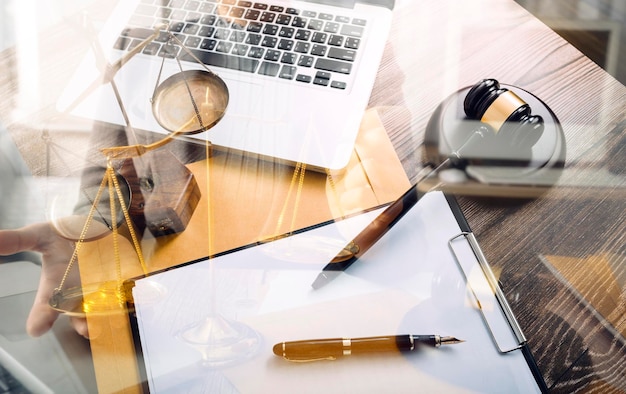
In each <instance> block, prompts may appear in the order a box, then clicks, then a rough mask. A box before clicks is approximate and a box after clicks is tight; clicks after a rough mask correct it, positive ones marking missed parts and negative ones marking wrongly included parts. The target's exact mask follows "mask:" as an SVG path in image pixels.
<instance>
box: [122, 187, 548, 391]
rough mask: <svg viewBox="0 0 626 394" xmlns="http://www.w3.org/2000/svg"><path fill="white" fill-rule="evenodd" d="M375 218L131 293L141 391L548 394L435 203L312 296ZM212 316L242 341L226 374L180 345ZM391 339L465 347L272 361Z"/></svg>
mask: <svg viewBox="0 0 626 394" xmlns="http://www.w3.org/2000/svg"><path fill="white" fill-rule="evenodd" d="M382 209H383V208H378V209H375V210H370V211H368V212H364V213H361V214H358V215H353V216H351V217H349V218H347V219H345V220H341V221H336V222H327V223H322V224H320V225H317V226H313V227H310V228H307V229H305V230H302V231H300V232H298V233H297V234H294V235H292V236H289V237H285V238H282V239H278V240H276V241H273V242H269V243H255V244H252V245H248V246H245V247H242V248H238V249H236V250H234V251H230V252H225V253H221V254H219V255H216V256H211V257H210V258H205V259H200V260H196V261H192V262H189V263H185V264H182V265H180V266H177V267H174V268H172V269H166V270H163V271H160V272H155V273H154V274H151V275H149V276H147V277H143V278H136V279H134V280H131V281H128V282H127V283H126V287H127V289H128V292H130V293H132V295H133V300H132V302H131V304H130V305H129V306H131V307H132V308H129V310H132V312H131V313H129V319H130V325H131V327H132V331H133V339H134V345H135V349H136V353H137V357H138V367H139V372H140V373H139V374H140V376H141V378H142V388H143V390H144V391H145V392H164V391H169V390H209V391H216V390H219V391H220V392H265V391H267V390H272V391H273V392H281V391H284V392H293V391H294V390H296V389H297V390H298V392H319V391H320V390H323V391H324V392H346V391H356V392H372V391H373V392H378V391H381V390H390V389H391V390H392V391H396V392H403V391H404V392H414V391H415V390H421V391H442V390H443V391H446V392H471V391H478V392H502V391H503V390H504V391H506V392H516V391H517V392H524V393H526V392H547V387H546V384H545V382H544V381H543V378H542V376H541V373H540V371H539V369H538V368H537V365H536V363H535V361H534V358H533V356H532V354H531V352H530V349H529V347H528V344H527V342H526V338H525V337H524V334H523V333H522V331H521V329H520V328H519V325H518V324H517V321H516V320H515V317H514V315H513V314H512V312H511V310H510V307H509V306H508V303H507V302H506V299H505V298H504V295H503V293H502V292H501V290H500V288H499V286H498V283H497V281H496V280H495V276H494V275H493V273H492V272H491V269H490V267H489V264H488V263H487V261H486V259H485V257H484V255H483V253H482V251H481V250H480V247H479V245H478V242H477V241H476V239H475V237H474V235H473V234H472V232H471V230H470V228H469V225H468V224H467V221H466V220H465V217H464V216H463V213H462V211H461V210H460V208H459V206H458V204H457V202H456V200H455V199H454V198H453V197H451V196H446V195H444V194H443V193H442V192H430V193H427V194H426V195H425V196H424V197H422V199H421V200H420V201H419V202H418V204H416V206H415V207H413V208H412V209H411V210H410V211H409V212H408V213H407V214H406V215H405V217H403V218H402V219H401V220H400V221H399V222H398V224H396V226H394V227H393V228H392V229H390V230H389V232H388V233H387V234H386V235H385V236H383V238H381V240H380V241H379V242H378V243H377V244H376V245H374V246H373V247H372V248H371V249H370V250H369V251H368V252H367V253H365V254H364V255H363V256H362V258H361V259H360V260H359V261H357V262H356V263H355V264H354V265H353V266H352V267H350V269H349V270H348V271H346V272H345V274H344V275H342V277H341V278H338V279H336V280H335V281H333V283H331V284H329V285H327V286H325V287H324V288H322V289H319V290H312V289H311V288H310V283H311V282H312V280H313V279H314V278H315V276H316V275H317V274H318V273H319V270H320V269H321V268H322V267H323V266H324V265H325V264H326V263H327V262H328V261H329V259H330V258H332V257H333V256H334V255H335V254H336V253H337V252H338V251H339V250H340V249H341V248H342V247H343V245H344V244H345V241H347V240H350V239H352V238H353V237H354V236H355V235H356V234H357V233H358V232H359V231H360V230H361V229H362V228H364V227H365V226H366V225H367V224H368V223H369V222H370V221H371V220H373V218H374V217H375V216H376V215H378V214H379V213H380V211H381V210H382ZM424 229H428V231H424ZM294 257H295V258H294ZM390 262H391V263H390ZM216 316H218V317H219V319H222V320H221V321H222V322H223V323H224V326H223V328H224V329H225V330H227V329H229V324H234V325H235V326H234V327H235V328H240V327H242V326H243V327H247V328H249V330H250V331H249V332H246V334H249V341H248V342H246V341H245V340H244V341H241V342H238V343H237V344H236V345H235V346H239V347H240V348H241V349H243V351H242V352H241V354H240V355H239V356H238V357H231V359H228V360H225V361H224V362H223V363H215V362H213V361H215V354H211V349H217V347H215V346H214V344H215V343H216V342H212V345H211V346H213V347H211V346H207V343H205V344H204V345H205V346H201V345H199V344H201V341H200V342H199V341H195V342H193V341H192V342H193V343H191V342H190V341H189V340H188V336H187V337H186V336H185V334H184V333H186V332H189V330H191V329H193V330H195V331H194V333H196V334H197V333H202V332H204V334H206V328H207V327H208V326H207V327H204V329H205V330H204V331H203V324H205V322H206V321H209V320H207V319H210V321H213V320H212V319H213V318H214V317H216ZM211 327H216V326H214V325H211ZM231 327H232V326H231ZM244 331H245V330H244ZM392 334H394V335H395V334H438V335H454V336H457V337H460V338H461V339H465V340H466V342H465V343H462V344H459V345H454V346H448V347H446V348H445V349H424V350H423V351H418V352H412V353H410V354H381V355H375V356H372V357H370V356H367V357H356V356H354V357H344V358H343V359H341V360H337V361H319V362H312V363H304V364H300V363H291V362H289V361H286V360H283V359H282V358H279V357H276V356H275V355H274V354H273V353H272V351H271V348H272V346H273V344H274V343H278V342H282V341H289V340H298V339H313V338H328V337H359V336H375V335H392ZM194 338H195V339H197V338H198V337H197V336H196V337H194ZM206 338H209V336H207V337H206ZM195 339H194V340H195ZM231 348H232V346H231ZM207 352H208V353H207ZM213 353H215V352H213ZM207 354H209V356H210V357H209V358H208V359H207ZM211 357H213V358H211ZM207 360H208V361H209V362H207Z"/></svg>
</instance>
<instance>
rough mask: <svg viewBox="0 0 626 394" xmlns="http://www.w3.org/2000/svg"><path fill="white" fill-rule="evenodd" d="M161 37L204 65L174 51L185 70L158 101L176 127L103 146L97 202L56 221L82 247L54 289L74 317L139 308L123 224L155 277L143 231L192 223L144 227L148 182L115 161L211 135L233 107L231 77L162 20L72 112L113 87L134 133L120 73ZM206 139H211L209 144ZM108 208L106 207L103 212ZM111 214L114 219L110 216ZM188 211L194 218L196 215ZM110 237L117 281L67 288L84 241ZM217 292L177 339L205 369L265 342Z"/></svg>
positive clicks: (188, 191) (58, 306) (190, 191)
mask: <svg viewBox="0 0 626 394" xmlns="http://www.w3.org/2000/svg"><path fill="white" fill-rule="evenodd" d="M162 34H167V35H168V37H169V38H168V39H167V41H166V42H165V43H164V45H175V46H177V47H180V48H181V50H182V51H186V52H187V53H188V54H189V55H191V56H192V57H193V58H194V59H195V61H196V62H197V63H198V64H199V65H201V66H202V69H189V70H183V67H182V65H181V62H180V60H179V58H178V55H176V56H173V57H174V58H175V60H176V62H177V64H178V68H179V70H180V71H179V72H177V73H174V74H173V75H171V76H170V77H168V78H167V79H165V80H164V81H163V82H160V79H161V73H159V77H158V78H157V81H156V83H155V87H154V92H153V95H152V99H151V105H152V112H153V115H154V117H155V119H156V120H157V122H158V123H159V124H160V125H161V126H162V127H163V128H164V129H166V130H167V131H169V134H167V135H166V136H165V137H164V138H162V139H161V140H159V141H156V142H154V143H151V144H147V145H142V144H136V145H128V146H116V147H108V148H104V149H101V150H100V151H101V153H102V154H103V155H104V156H105V158H106V170H105V173H104V176H103V177H102V181H101V183H100V185H99V187H98V188H97V191H96V192H95V197H93V199H91V198H90V199H89V200H90V203H91V204H90V207H89V210H88V213H87V214H86V215H84V214H82V215H70V216H66V217H61V218H58V219H56V220H53V225H54V227H55V229H56V230H57V231H58V233H59V234H60V235H61V236H62V237H64V238H68V239H70V240H72V241H74V242H75V247H74V250H73V253H72V256H71V258H70V261H69V262H68V265H67V268H66V270H65V273H64V275H63V277H62V279H61V282H60V283H59V285H58V287H57V288H56V289H55V290H54V291H53V294H52V296H51V298H50V300H49V304H50V306H51V307H52V308H53V309H55V310H57V311H59V312H62V313H65V314H68V315H70V316H78V317H84V316H86V315H87V314H111V313H119V312H120V311H123V312H124V313H127V312H128V310H129V308H132V295H131V291H130V289H126V288H125V287H124V281H125V280H126V279H129V278H122V277H121V264H122V257H121V256H120V250H119V244H118V240H119V237H120V236H122V235H121V234H120V226H122V225H123V224H126V231H127V232H128V233H129V234H127V238H129V239H130V241H131V243H132V246H133V249H134V252H135V253H136V255H137V258H138V260H139V263H140V264H141V269H142V270H143V274H144V275H148V274H149V270H148V267H147V265H146V262H145V260H144V257H143V253H142V250H141V244H140V240H139V237H138V232H139V231H142V230H143V229H145V228H147V229H148V230H150V232H152V234H153V235H154V236H155V237H156V236H160V235H168V234H173V233H177V232H180V231H183V230H184V229H185V226H186V224H187V223H186V222H185V219H184V218H183V219H182V220H181V219H180V218H177V217H174V218H171V217H168V218H165V219H159V220H157V221H156V222H154V223H152V222H148V223H145V222H144V223H140V225H138V224H137V220H135V221H134V220H133V219H134V215H133V206H132V204H133V203H132V202H130V203H129V201H128V200H130V198H129V197H128V195H129V192H138V193H139V194H141V190H142V189H143V188H144V187H146V185H139V183H140V182H141V180H139V179H132V174H128V173H127V174H120V173H118V172H117V171H116V170H115V166H114V163H118V164H119V163H121V162H122V163H123V162H124V161H130V162H131V164H132V159H134V158H139V157H141V156H143V155H146V154H148V153H150V152H153V153H155V154H156V153H158V148H161V147H163V146H165V145H167V144H168V143H169V142H171V141H172V140H174V139H175V138H177V137H180V136H184V135H190V134H195V133H201V132H205V131H207V130H209V129H210V128H212V127H213V126H214V125H215V124H217V123H218V122H219V121H220V120H221V119H222V117H223V116H224V114H225V112H226V108H227V106H228V101H229V91H228V87H227V86H226V84H225V83H224V81H223V80H222V79H221V78H220V77H219V76H218V75H217V74H216V73H214V72H213V71H211V70H210V69H209V68H207V67H206V66H205V65H204V64H203V63H202V62H201V61H200V60H199V59H197V58H196V57H195V56H194V55H193V54H192V53H191V52H190V51H189V50H188V49H187V48H186V47H185V45H184V44H183V43H182V42H180V40H178V38H177V37H175V36H174V35H173V34H172V33H170V32H168V31H167V24H162V25H159V26H157V27H155V28H154V32H153V34H152V35H151V36H149V37H147V38H146V39H144V40H143V41H142V42H141V43H139V44H138V45H137V46H135V47H134V48H132V49H131V50H130V51H129V52H127V53H126V54H125V55H124V56H122V57H121V58H120V59H119V60H117V61H116V62H115V63H107V64H106V65H105V67H104V70H102V71H101V75H100V77H99V78H98V79H96V80H95V81H93V82H92V83H91V84H90V85H89V86H88V87H87V88H86V89H85V90H84V91H83V93H82V94H81V95H80V96H79V97H78V98H77V99H76V100H75V101H74V103H73V104H72V105H70V106H69V107H68V108H67V109H66V110H65V112H66V113H69V112H70V111H71V110H72V109H73V108H74V107H75V106H76V105H78V103H80V101H82V100H83V99H84V98H86V97H87V96H88V95H89V94H90V93H92V92H93V91H94V90H96V89H97V88H99V87H100V86H101V85H103V84H110V85H111V88H112V89H113V92H114V94H115V97H116V99H117V102H118V104H119V107H120V110H121V111H122V115H123V116H124V119H125V122H126V126H127V128H128V129H130V130H132V127H131V125H130V122H129V118H128V116H127V114H126V110H125V108H124V104H123V102H122V99H121V97H120V94H119V92H118V90H117V87H116V83H115V80H114V77H115V75H116V73H117V72H118V71H119V70H120V69H121V68H122V67H123V66H124V64H125V63H127V62H128V61H129V60H131V58H132V57H133V56H135V55H136V54H138V53H140V52H141V51H142V50H143V48H145V47H146V46H147V45H148V44H149V43H151V42H152V41H154V40H155V39H156V38H157V37H159V36H160V35H162ZM94 50H96V51H97V52H100V53H97V55H99V56H100V58H103V56H101V55H103V52H102V51H101V48H99V47H97V46H95V47H94ZM164 62H165V56H164V57H163V60H162V63H161V70H162V69H163V64H164ZM185 97H186V98H188V100H186V99H185ZM207 144H210V142H208V141H207ZM166 153H169V152H166ZM170 157H171V158H172V159H173V160H174V162H173V163H168V172H170V168H169V166H170V165H174V166H176V165H177V166H179V167H180V168H181V170H180V171H179V172H178V173H176V172H175V171H174V174H175V175H176V176H179V177H182V178H186V180H176V179H173V180H172V182H173V183H175V184H176V183H179V185H173V186H174V187H177V186H178V187H182V188H183V189H185V190H183V191H182V193H183V195H182V198H183V199H188V200H189V201H188V202H187V204H189V206H188V207H187V210H189V209H190V210H191V212H193V210H194V209H195V206H196V205H197V203H198V200H199V199H200V197H199V196H198V194H199V193H200V192H199V190H198V187H197V184H196V182H195V180H194V179H193V174H191V173H190V172H189V171H188V170H187V169H186V167H184V165H183V164H182V163H180V162H179V161H178V160H177V159H175V158H173V156H171V155H170ZM131 167H132V165H131ZM122 168H124V167H122ZM131 172H132V171H131ZM189 177H191V178H189ZM170 179H171V177H170ZM124 181H128V184H129V185H126V184H125V182H124ZM152 186H153V185H152ZM169 186H172V185H169ZM125 187H126V189H128V188H130V191H129V190H125ZM132 194H135V193H132ZM106 200H108V201H106ZM99 202H108V205H109V206H108V208H107V207H103V208H98V203H99ZM105 205H106V204H105ZM107 210H108V212H107ZM103 211H104V212H105V214H104V216H103ZM109 212H110V216H108V213H109ZM174 216H175V215H174ZM188 216H189V217H190V216H191V213H189V215H188ZM96 219H97V220H96ZM139 221H141V220H139ZM187 221H188V218H187ZM111 234H112V243H113V249H114V256H115V266H116V270H117V273H116V274H117V279H116V280H111V281H107V282H103V283H90V284H82V285H81V286H79V287H67V286H66V282H67V280H68V277H69V274H70V271H71V269H72V267H73V266H74V265H75V264H76V262H77V260H78V256H79V252H80V250H81V247H82V246H83V244H84V243H85V242H88V241H91V240H95V239H99V238H101V237H104V236H106V235H111ZM128 235H129V236H130V237H128ZM212 266H213V264H211V270H210V274H211V275H212V276H213V274H214V270H213V269H212ZM212 280H213V278H212ZM213 287H215V286H213ZM211 292H212V293H213V294H212V297H213V300H211V302H210V304H211V307H210V311H209V313H208V316H206V317H205V318H204V319H202V320H201V321H199V322H197V323H195V324H192V325H190V326H187V327H185V328H184V329H183V330H182V331H181V332H179V333H178V335H177V337H178V338H179V339H181V340H182V341H184V342H185V343H186V344H188V345H190V346H192V347H194V348H195V349H197V350H198V351H199V352H200V353H201V355H202V364H203V365H205V366H209V367H214V366H221V365H228V364H230V363H232V362H236V361H238V360H240V359H242V358H247V357H250V356H251V355H253V354H254V353H255V351H256V350H257V349H258V346H259V344H260V338H259V336H258V334H257V333H256V332H255V331H254V330H252V329H251V328H249V327H248V326H247V325H245V324H243V323H241V322H237V321H233V320H229V319H226V318H225V317H223V316H221V315H220V314H219V313H218V312H217V311H216V309H217V308H216V306H215V304H216V303H215V298H216V297H215V289H212V291H211ZM158 293H159V289H155V294H158ZM157 296H158V295H157ZM129 305H130V306H129Z"/></svg>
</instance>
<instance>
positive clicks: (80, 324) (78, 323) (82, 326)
mask: <svg viewBox="0 0 626 394" xmlns="http://www.w3.org/2000/svg"><path fill="white" fill-rule="evenodd" d="M70 321H71V322H72V327H74V330H76V332H77V333H78V334H79V335H81V336H83V337H85V338H87V339H89V331H88V330H87V319H85V318H81V317H72V318H71V320H70Z"/></svg>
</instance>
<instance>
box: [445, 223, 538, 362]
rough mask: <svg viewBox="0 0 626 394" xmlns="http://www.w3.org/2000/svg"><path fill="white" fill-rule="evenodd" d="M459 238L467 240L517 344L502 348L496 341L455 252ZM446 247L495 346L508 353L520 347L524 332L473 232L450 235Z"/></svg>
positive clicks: (524, 340) (523, 340) (482, 307)
mask: <svg viewBox="0 0 626 394" xmlns="http://www.w3.org/2000/svg"><path fill="white" fill-rule="evenodd" d="M459 238H465V239H466V240H467V244H468V245H469V247H470V248H471V251H472V253H473V254H474V256H475V257H476V261H477V262H478V266H479V267H480V271H481V272H482V274H483V275H484V278H485V280H486V281H487V283H488V286H489V288H488V289H487V291H489V295H493V297H494V298H495V301H496V303H497V305H498V306H499V308H500V310H501V311H502V315H503V316H504V318H505V320H506V322H507V323H508V326H509V327H510V328H511V330H512V332H513V335H514V337H515V341H516V342H517V345H515V346H514V347H511V348H508V349H503V348H502V347H501V346H500V344H499V343H498V340H497V338H496V335H495V333H494V331H493V330H492V327H491V324H490V323H489V320H488V318H487V315H486V313H485V309H484V303H482V302H481V301H480V299H479V297H478V295H477V294H476V290H475V288H474V286H472V282H471V279H470V278H469V277H468V274H467V272H466V271H465V269H464V268H463V265H462V263H461V261H460V260H459V257H458V255H457V252H456V250H455V249H454V246H453V244H454V242H455V241H456V240H458V239H459ZM448 247H449V248H450V251H451V252H452V255H453V256H454V260H455V261H456V263H457V266H458V267H459V269H460V271H461V273H462V275H463V278H464V279H465V283H466V284H467V287H468V289H469V290H470V291H471V293H472V296H473V297H474V300H475V301H476V305H477V307H478V310H479V311H480V314H481V316H482V319H483V322H484V323H485V326H486V327H487V330H488V331H489V334H490V335H491V339H492V340H493V343H494V345H495V347H496V348H497V349H498V351H499V352H500V353H509V352H512V351H515V350H518V349H521V348H522V347H523V346H524V345H525V344H526V337H525V336H524V333H523V332H522V329H521V327H520V326H519V323H518V322H517V319H515V315H513V311H512V310H511V307H510V305H509V303H508V302H507V300H506V298H505V296H504V293H503V292H502V289H500V286H499V285H498V280H497V279H496V277H495V275H494V274H493V271H492V270H491V268H490V267H489V264H488V263H487V259H486V258H485V256H484V255H483V252H482V250H481V249H480V245H478V241H477V240H476V237H474V234H473V233H471V232H462V233H460V234H458V235H456V236H454V237H452V238H451V239H450V240H449V241H448Z"/></svg>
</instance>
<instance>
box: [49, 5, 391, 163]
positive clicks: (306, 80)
mask: <svg viewBox="0 0 626 394" xmlns="http://www.w3.org/2000/svg"><path fill="white" fill-rule="evenodd" d="M393 7H394V0H299V1H295V0H294V1H290V0H258V1H245V0H133V1H120V2H119V5H118V6H117V7H116V9H115V10H114V11H113V14H112V15H111V16H110V17H109V18H108V19H107V22H106V23H105V25H104V26H103V28H102V30H101V31H100V33H99V35H98V39H97V41H96V42H97V44H96V45H93V49H94V50H92V51H90V52H89V53H87V55H86V56H85V58H84V60H83V62H82V63H81V65H80V66H79V68H78V70H77V71H76V73H75V74H74V75H73V78H72V79H71V82H70V83H69V86H67V88H66V89H65V91H64V92H63V94H62V96H61V98H60V100H59V101H58V105H57V108H58V109H59V110H60V111H62V112H63V111H67V112H70V113H72V114H74V115H77V116H80V117H85V118H88V119H95V120H99V121H104V122H109V123H113V124H120V125H124V124H126V123H125V119H124V116H123V113H122V111H121V110H120V107H119V104H118V100H117V99H116V96H115V94H114V92H113V88H112V87H111V85H110V84H105V85H102V86H100V87H99V88H98V89H96V90H95V91H94V92H91V93H90V94H89V95H88V96H87V97H84V98H82V97H81V99H80V100H78V101H79V102H77V98H78V97H80V96H81V93H82V92H84V91H85V89H86V88H87V86H88V85H90V84H91V83H92V81H94V80H96V79H97V78H98V77H100V76H101V72H100V70H102V67H101V66H102V64H103V61H102V60H103V59H106V61H107V62H109V63H113V62H115V61H116V60H117V59H119V58H120V57H122V56H123V55H124V54H125V53H127V51H129V50H132V48H135V47H136V46H137V45H138V44H139V43H140V42H141V41H142V40H144V39H145V38H146V37H147V36H149V35H150V34H151V33H153V32H154V27H155V26H157V25H159V24H161V23H162V22H166V23H167V27H166V30H167V31H169V32H171V33H172V34H173V35H174V36H175V37H176V38H177V40H178V41H175V40H172V39H171V35H170V34H168V32H167V31H162V32H161V34H159V35H158V37H156V38H155V39H154V40H153V41H151V42H150V44H149V45H147V46H146V47H145V48H143V50H141V51H140V53H139V54H137V55H135V56H134V57H132V59H131V60H130V61H128V62H127V63H125V64H124V66H123V67H121V69H120V70H119V71H118V72H117V73H116V76H115V82H116V85H117V89H118V90H119V97H120V98H121V101H122V103H123V105H124V108H125V110H126V112H127V114H128V120H129V122H130V124H131V126H132V127H133V128H136V129H142V130H148V131H151V132H155V133H160V134H167V133H169V132H170V131H171V130H170V131H168V130H165V129H164V128H163V127H161V126H160V125H159V122H157V121H156V119H155V117H154V115H153V113H152V108H151V102H150V99H151V97H152V94H153V92H154V90H155V87H156V86H157V84H158V83H161V82H163V81H164V80H166V79H167V78H168V77H169V76H172V75H174V74H176V73H179V72H180V71H181V69H182V70H195V69H203V67H204V66H203V65H201V64H200V63H199V62H198V60H200V61H201V62H202V63H204V64H205V65H206V67H208V68H209V69H210V70H211V71H213V72H215V73H216V74H218V75H219V76H220V77H221V78H222V79H223V80H224V82H225V83H226V85H227V87H228V91H229V96H230V97H229V103H228V108H227V110H226V114H225V116H224V118H223V119H221V120H220V121H219V123H217V125H215V126H214V127H213V128H211V129H210V130H208V131H207V132H204V133H197V134H194V135H192V136H191V138H193V139H196V140H200V141H205V140H208V141H211V143H212V144H213V147H214V148H218V149H219V148H220V147H223V148H227V149H228V150H229V151H235V152H241V153H244V154H254V155H259V156H260V157H265V158H269V159H272V160H275V161H279V162H283V161H284V162H286V163H303V164H306V165H307V168H308V169H318V170H326V169H330V170H339V169H342V168H344V167H345V166H346V165H347V163H348V161H349V158H350V155H351V154H352V151H353V148H354V143H355V140H356V136H357V133H358V130H359V126H360V123H361V118H362V116H363V112H364V110H365V109H366V107H367V104H368V101H369V97H370V94H371V90H372V87H373V85H374V80H375V78H376V73H377V71H378V67H379V64H380V60H381V57H382V54H383V50H384V47H385V43H386V41H387V37H388V34H389V30H390V26H391V20H392V10H393ZM168 38H170V41H169V42H168V41H167V40H168ZM178 42H180V43H182V44H183V45H182V46H181V45H178ZM98 53H101V54H103V56H100V55H99V54H98ZM98 58H99V60H98ZM177 59H178V60H180V64H179V63H178V62H177ZM163 60H165V61H163ZM99 66H100V67H99Z"/></svg>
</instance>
